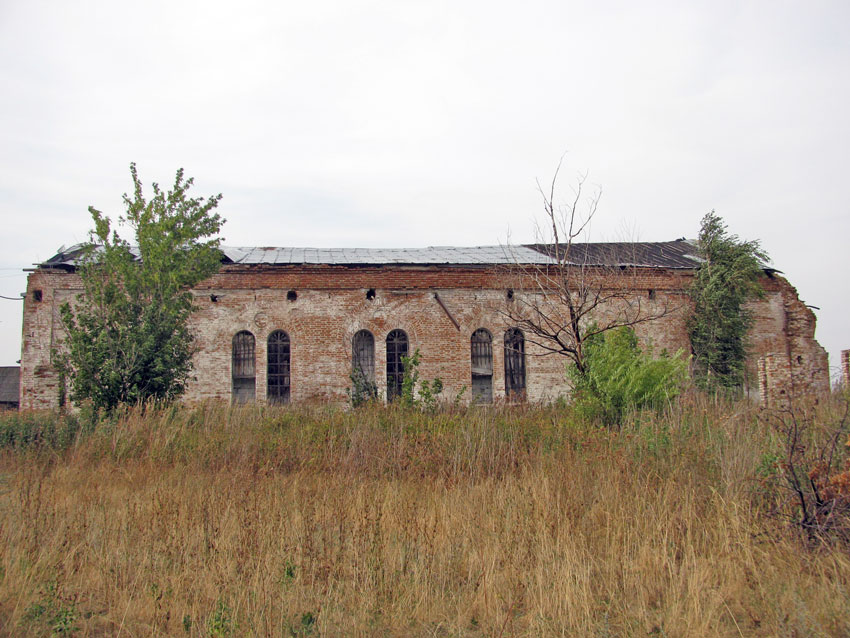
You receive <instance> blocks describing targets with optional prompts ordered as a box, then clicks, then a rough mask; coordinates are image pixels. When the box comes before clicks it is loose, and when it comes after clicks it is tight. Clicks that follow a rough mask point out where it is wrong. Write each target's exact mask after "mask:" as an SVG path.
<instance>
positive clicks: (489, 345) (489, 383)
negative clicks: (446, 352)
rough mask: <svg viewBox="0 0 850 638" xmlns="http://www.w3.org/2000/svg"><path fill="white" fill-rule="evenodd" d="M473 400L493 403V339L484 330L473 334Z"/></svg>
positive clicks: (471, 342) (471, 341)
mask: <svg viewBox="0 0 850 638" xmlns="http://www.w3.org/2000/svg"><path fill="white" fill-rule="evenodd" d="M470 344H471V349H472V400H473V401H477V402H478V403H492V402H493V337H492V335H491V334H490V332H489V331H488V330H486V329H484V328H479V329H478V330H476V331H475V332H473V333H472V338H471V339H470Z"/></svg>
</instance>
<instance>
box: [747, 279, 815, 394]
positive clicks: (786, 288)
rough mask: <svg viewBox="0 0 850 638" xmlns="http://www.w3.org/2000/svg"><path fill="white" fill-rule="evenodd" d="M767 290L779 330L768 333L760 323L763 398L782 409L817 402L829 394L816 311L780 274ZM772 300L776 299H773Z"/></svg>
mask: <svg viewBox="0 0 850 638" xmlns="http://www.w3.org/2000/svg"><path fill="white" fill-rule="evenodd" d="M772 280H773V281H772V282H771V285H769V286H768V287H767V296H768V299H766V300H765V301H766V302H767V303H760V304H759V305H760V306H761V307H763V308H765V309H768V308H769V309H772V315H773V316H772V317H771V320H772V321H773V323H775V324H776V328H779V329H778V330H772V331H769V332H770V333H772V334H768V332H765V328H766V326H767V321H765V319H764V318H763V319H762V321H761V323H760V322H759V321H758V320H757V322H756V326H755V328H754V334H752V335H751V336H752V338H753V340H754V341H756V342H759V341H760V342H761V344H760V345H761V347H758V348H756V349H755V350H756V352H759V351H760V356H759V357H758V359H757V362H756V369H757V373H758V382H759V398H760V400H761V403H762V405H764V406H766V407H781V406H783V405H787V403H788V402H789V401H792V400H800V399H804V400H813V399H817V398H818V397H819V396H821V395H824V394H826V393H828V392H829V389H830V386H829V364H828V357H827V354H826V350H824V349H823V347H822V346H821V345H820V344H819V343H818V342H817V341H816V340H815V324H816V321H817V320H816V318H815V314H814V312H812V310H811V309H810V308H809V307H808V306H806V304H804V303H803V302H802V301H800V299H799V297H798V296H797V291H796V289H795V288H794V287H793V286H792V285H791V284H789V283H788V282H787V281H786V280H785V279H783V278H782V277H779V276H778V275H773V276H772ZM771 298H772V299H771Z"/></svg>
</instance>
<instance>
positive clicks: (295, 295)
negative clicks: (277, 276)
mask: <svg viewBox="0 0 850 638" xmlns="http://www.w3.org/2000/svg"><path fill="white" fill-rule="evenodd" d="M286 299H287V301H295V300H296V299H298V293H297V292H295V291H294V290H290V291H289V292H288V293H286Z"/></svg>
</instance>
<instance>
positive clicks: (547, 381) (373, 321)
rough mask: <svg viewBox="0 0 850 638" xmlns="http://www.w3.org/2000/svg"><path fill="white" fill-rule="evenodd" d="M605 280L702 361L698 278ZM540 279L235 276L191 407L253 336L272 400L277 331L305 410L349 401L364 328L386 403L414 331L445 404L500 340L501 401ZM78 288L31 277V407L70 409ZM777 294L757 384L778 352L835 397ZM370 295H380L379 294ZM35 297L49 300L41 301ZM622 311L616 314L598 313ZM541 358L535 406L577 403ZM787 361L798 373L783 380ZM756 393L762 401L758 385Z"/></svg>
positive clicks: (303, 271) (199, 365) (227, 272)
mask: <svg viewBox="0 0 850 638" xmlns="http://www.w3.org/2000/svg"><path fill="white" fill-rule="evenodd" d="M599 276H600V277H604V278H606V279H605V281H606V283H607V285H608V286H609V287H610V288H615V287H620V288H622V287H628V289H629V290H630V291H631V293H630V300H632V301H640V303H641V306H642V308H643V309H644V311H645V312H646V311H649V312H652V311H653V309H655V310H658V309H661V308H667V309H669V312H668V313H667V314H666V315H665V316H664V317H663V318H661V319H658V320H656V321H653V322H648V323H644V324H640V325H638V326H636V332H637V334H638V336H639V338H640V339H641V341H642V342H643V343H644V344H648V345H649V346H650V347H652V349H653V350H656V351H660V350H661V349H666V350H667V351H668V352H676V351H677V350H679V349H682V350H684V351H685V352H686V353H687V352H689V348H690V346H689V342H688V338H687V332H686V328H685V319H686V317H687V314H688V311H689V303H688V300H687V296H686V295H685V294H684V292H683V291H684V290H685V289H686V288H687V285H688V284H689V281H690V275H689V274H688V273H687V271H676V270H665V269H650V268H644V269H635V270H633V271H629V273H627V276H622V275H618V276H613V277H612V276H611V275H610V274H609V273H600V275H599ZM527 283H528V282H525V283H523V279H522V276H521V274H517V273H507V272H506V271H505V270H504V269H502V268H494V267H460V266H451V267H447V266H427V267H413V266H330V265H328V266H319V265H316V266H293V265H286V266H239V265H230V266H225V267H223V268H222V270H221V271H220V272H219V273H217V274H216V275H214V276H213V277H210V278H209V279H208V280H206V281H204V282H202V283H201V284H199V285H198V286H197V287H196V289H195V291H194V292H195V295H196V305H197V312H196V313H195V314H194V315H193V316H192V319H191V326H192V329H193V332H194V333H195V335H196V339H197V342H196V345H197V347H198V351H197V354H196V355H195V360H194V373H193V374H194V378H193V379H192V381H191V382H190V383H189V385H188V388H187V393H186V397H185V399H186V400H187V401H196V400H202V399H222V400H230V398H231V387H232V379H231V348H232V340H233V336H234V335H235V334H236V333H237V332H239V331H243V330H247V331H249V332H251V333H252V334H253V335H254V337H255V339H256V362H257V365H256V371H257V376H256V398H257V400H260V401H262V400H265V398H266V383H267V376H266V357H267V340H268V337H269V335H270V334H271V333H272V332H273V331H275V330H284V331H286V333H287V334H288V335H289V338H290V343H291V379H292V381H291V399H292V401H295V402H301V401H308V400H313V399H320V400H334V401H339V400H344V399H345V396H346V394H345V392H346V389H347V388H349V387H350V385H351V382H350V379H349V373H350V370H351V356H352V353H351V348H352V339H353V336H354V334H355V333H356V332H357V331H358V330H362V329H365V330H369V331H370V332H372V334H373V335H374V337H375V372H376V382H377V385H378V387H379V389H380V390H381V391H382V393H385V392H386V347H385V339H386V337H387V335H388V333H389V332H390V331H392V330H394V329H402V330H404V331H405V332H406V333H407V335H408V338H409V341H410V352H413V350H414V349H416V348H419V350H420V352H421V355H422V363H421V366H420V373H421V377H422V378H425V379H430V378H433V377H440V378H441V379H442V380H443V382H444V384H445V390H444V396H446V397H449V398H451V397H454V396H455V395H456V394H458V393H460V392H461V391H464V397H465V398H466V399H468V398H469V397H470V394H471V393H470V389H469V388H470V385H471V361H470V337H471V335H472V333H473V332H474V331H475V330H476V329H478V328H486V329H487V330H489V332H490V333H491V334H492V335H493V394H494V396H495V397H504V395H505V375H504V350H503V338H504V333H505V330H506V329H507V328H508V327H510V322H509V321H508V320H507V319H506V318H505V316H504V309H505V307H506V304H507V303H509V302H508V300H507V290H508V288H512V289H513V288H514V287H515V288H516V289H517V291H518V293H517V294H522V293H521V292H519V291H520V290H521V289H522V288H523V286H524V285H526V284H527ZM79 287H80V284H79V279H78V278H77V276H76V275H74V274H71V273H66V272H63V271H50V270H37V271H35V272H33V273H32V274H31V275H30V277H29V280H28V285H27V298H26V300H25V303H24V328H23V340H22V357H21V406H22V407H24V408H30V409H31V408H47V407H53V406H55V405H56V404H57V401H58V394H59V393H58V385H57V380H56V376H55V373H54V372H53V369H52V367H51V365H50V352H51V350H52V349H53V348H55V347H57V346H58V345H59V344H61V340H62V329H61V321H60V317H59V307H60V306H61V305H62V303H64V302H65V301H73V299H74V298H75V296H76V294H77V291H78V290H79ZM765 289H766V296H765V299H763V300H761V301H758V302H756V303H754V304H753V311H754V314H755V316H756V325H755V327H754V330H753V335H752V337H753V339H752V341H753V346H754V354H755V356H754V357H753V358H752V362H751V371H752V374H753V378H754V379H756V378H759V379H760V378H761V377H760V373H761V371H762V370H761V369H762V368H764V369H765V371H767V363H765V364H764V365H762V364H761V363H759V361H758V358H759V357H766V356H770V357H771V359H770V360H771V361H772V362H773V363H771V364H770V365H771V366H772V367H771V368H770V374H769V375H768V376H767V377H765V379H766V381H765V383H767V386H766V387H767V388H768V389H769V388H772V387H773V386H776V385H777V384H787V385H788V386H789V388H791V389H795V390H804V389H805V390H811V391H819V390H820V389H822V388H828V378H827V367H826V354H825V352H824V351H823V349H822V348H821V347H820V346H819V345H818V344H817V342H816V341H814V338H813V335H814V315H813V314H812V313H811V311H810V310H809V309H808V308H806V307H805V306H804V305H803V304H801V303H800V302H799V300H798V299H797V295H796V291H795V290H794V289H793V288H792V287H791V286H790V285H789V284H788V283H787V282H786V281H785V280H784V279H782V278H781V277H773V278H770V279H768V278H765ZM370 290H372V291H374V296H372V295H371V294H368V295H367V293H369V291H370ZM36 291H41V298H40V300H37V294H36ZM290 291H294V292H295V294H296V298H295V299H294V300H290V299H288V294H289V292H290ZM435 293H437V294H439V297H440V300H441V301H442V302H443V305H445V310H444V309H443V307H441V305H440V303H438V301H437V299H436V298H435ZM369 297H371V298H369ZM213 299H214V300H213ZM446 311H448V314H447V312H446ZM613 311H614V307H613V306H611V305H609V306H608V307H607V308H602V309H601V310H600V315H599V316H600V317H601V316H602V315H604V314H606V313H610V312H613ZM449 314H450V315H451V317H452V318H454V320H455V321H456V322H457V324H458V325H459V326H460V329H458V328H457V327H456V326H455V324H454V322H453V321H452V320H451V319H450V318H449V316H448V315H449ZM542 354H543V352H542V351H541V350H540V349H539V348H537V347H535V346H534V345H533V344H531V343H527V357H526V367H527V388H528V398H529V399H530V400H532V401H540V400H551V399H554V398H556V397H558V396H560V395H565V394H567V393H568V387H567V385H566V381H565V365H566V359H565V358H564V357H562V356H558V355H549V356H542ZM766 361H767V359H766V360H765V362H766ZM786 363H787V367H788V374H787V375H786V376H783V374H784V372H782V370H783V368H782V366H783V365H786ZM786 377H787V378H786ZM771 384H772V385H771ZM752 391H753V392H754V393H757V388H755V387H754V388H752ZM766 391H768V390H766ZM769 391H773V390H769ZM777 391H778V390H777Z"/></svg>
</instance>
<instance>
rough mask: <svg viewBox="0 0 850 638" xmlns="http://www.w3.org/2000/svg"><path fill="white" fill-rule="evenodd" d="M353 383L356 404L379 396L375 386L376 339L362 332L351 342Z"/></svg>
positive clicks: (369, 333) (365, 331) (366, 332)
mask: <svg viewBox="0 0 850 638" xmlns="http://www.w3.org/2000/svg"><path fill="white" fill-rule="evenodd" d="M351 382H352V383H353V384H354V388H353V390H352V391H353V392H354V393H355V396H354V397H353V398H354V400H355V402H359V401H366V400H369V399H373V398H375V397H376V396H377V395H378V388H377V387H376V386H375V337H373V336H372V333H371V332H369V331H368V330H360V331H358V332H357V333H356V334H355V335H354V339H352V341H351Z"/></svg>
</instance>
